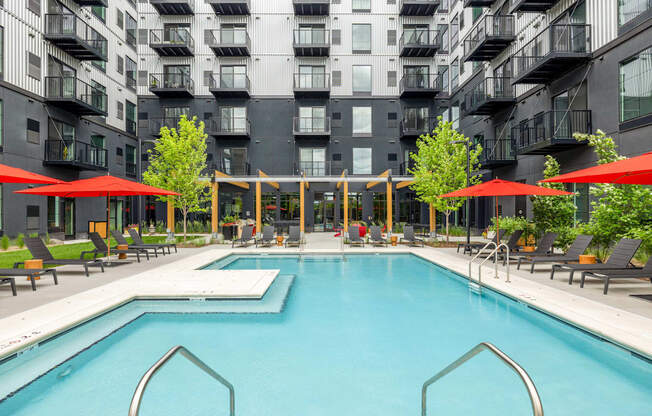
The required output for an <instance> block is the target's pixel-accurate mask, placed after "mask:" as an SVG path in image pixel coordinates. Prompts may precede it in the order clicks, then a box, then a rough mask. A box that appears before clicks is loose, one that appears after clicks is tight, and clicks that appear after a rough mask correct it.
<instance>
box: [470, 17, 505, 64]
mask: <svg viewBox="0 0 652 416" xmlns="http://www.w3.org/2000/svg"><path fill="white" fill-rule="evenodd" d="M514 21H515V19H514V16H506V15H486V16H484V17H483V18H482V19H480V21H479V22H478V23H477V24H476V25H475V26H473V29H471V31H470V32H469V34H468V35H467V36H466V38H465V39H464V59H465V60H474V61H481V60H488V59H491V58H493V57H495V56H497V55H498V54H499V53H500V52H501V51H502V50H504V49H505V48H506V47H507V46H508V45H509V44H510V43H511V42H512V41H513V40H514V39H515V38H516V32H515V23H514Z"/></svg>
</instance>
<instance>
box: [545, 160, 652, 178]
mask: <svg viewBox="0 0 652 416" xmlns="http://www.w3.org/2000/svg"><path fill="white" fill-rule="evenodd" d="M541 182H571V183H618V184H628V185H652V152H650V153H645V154H643V155H640V156H636V157H632V158H629V159H623V160H618V161H616V162H611V163H605V164H604V165H598V166H593V167H591V168H587V169H581V170H578V171H575V172H570V173H566V174H563V175H559V176H555V177H552V178H549V179H545V180H543V181H541Z"/></svg>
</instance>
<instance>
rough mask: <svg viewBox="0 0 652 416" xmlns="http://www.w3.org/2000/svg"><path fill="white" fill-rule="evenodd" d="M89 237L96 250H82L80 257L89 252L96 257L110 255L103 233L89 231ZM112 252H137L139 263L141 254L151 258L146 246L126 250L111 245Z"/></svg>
mask: <svg viewBox="0 0 652 416" xmlns="http://www.w3.org/2000/svg"><path fill="white" fill-rule="evenodd" d="M88 238H90V239H91V242H92V243H93V245H94V246H95V249H94V250H87V251H82V252H81V255H80V256H79V258H80V259H83V258H84V256H85V255H87V254H92V255H93V258H94V259H96V258H97V255H98V254H103V255H108V254H109V247H108V246H107V245H106V242H105V241H104V239H103V238H102V236H101V235H99V234H98V233H96V232H91V233H88ZM111 253H113V254H127V255H129V254H135V255H136V259H137V260H138V263H140V255H141V254H144V255H146V256H147V260H149V253H148V252H147V250H145V249H144V248H128V249H126V250H123V249H118V248H117V247H111Z"/></svg>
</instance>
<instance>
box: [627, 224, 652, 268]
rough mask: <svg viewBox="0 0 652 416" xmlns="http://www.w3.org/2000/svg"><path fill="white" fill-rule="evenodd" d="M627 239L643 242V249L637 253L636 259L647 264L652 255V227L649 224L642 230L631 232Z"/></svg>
mask: <svg viewBox="0 0 652 416" xmlns="http://www.w3.org/2000/svg"><path fill="white" fill-rule="evenodd" d="M626 237H629V238H640V239H641V240H643V242H642V243H641V248H640V249H639V250H638V252H637V253H636V259H637V260H638V261H640V262H642V263H645V262H647V261H648V259H649V258H650V256H651V255H652V225H650V224H648V225H647V226H645V227H642V228H634V229H632V230H629V232H628V233H627V235H626Z"/></svg>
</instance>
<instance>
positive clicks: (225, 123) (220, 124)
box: [206, 117, 251, 136]
mask: <svg viewBox="0 0 652 416" xmlns="http://www.w3.org/2000/svg"><path fill="white" fill-rule="evenodd" d="M206 123H207V126H206V131H207V132H208V133H210V134H212V135H225V136H249V135H250V134H251V123H250V122H249V119H248V118H247V117H216V118H211V119H210V120H207V121H206Z"/></svg>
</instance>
